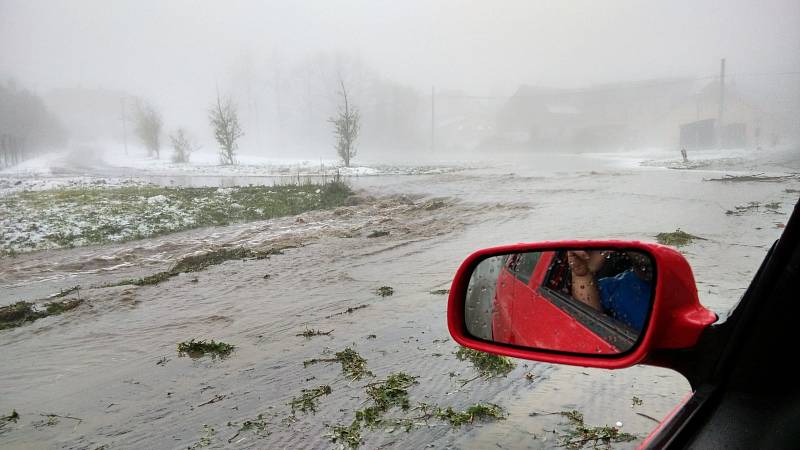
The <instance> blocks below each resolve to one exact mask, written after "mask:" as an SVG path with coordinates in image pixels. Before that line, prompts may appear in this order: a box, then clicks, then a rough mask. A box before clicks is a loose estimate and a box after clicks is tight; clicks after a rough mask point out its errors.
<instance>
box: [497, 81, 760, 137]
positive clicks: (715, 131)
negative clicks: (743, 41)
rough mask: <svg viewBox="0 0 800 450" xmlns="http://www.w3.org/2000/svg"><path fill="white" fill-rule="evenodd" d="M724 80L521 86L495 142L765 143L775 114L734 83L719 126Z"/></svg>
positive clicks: (501, 120)
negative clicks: (750, 99) (721, 82)
mask: <svg viewBox="0 0 800 450" xmlns="http://www.w3.org/2000/svg"><path fill="white" fill-rule="evenodd" d="M718 86H719V85H718V83H717V82H711V83H705V84H700V83H698V81H696V80H694V79H690V78H675V79H659V80H648V81H640V82H629V83H614V84H606V85H598V86H593V87H589V88H584V89H548V88H539V87H530V86H522V87H520V88H519V90H518V91H517V92H516V94H515V95H514V96H513V97H512V98H511V99H510V100H509V101H508V102H507V103H506V105H505V106H504V107H503V108H501V110H500V112H499V113H498V116H497V139H496V141H498V142H500V143H504V144H506V145H508V146H511V147H515V148H526V149H531V150H550V149H571V150H605V149H608V150H615V149H625V148H642V147H662V148H679V147H680V146H685V147H687V149H695V148H714V147H716V146H717V145H718V143H719V144H721V145H722V146H724V147H729V148H731V147H756V146H759V145H764V144H765V143H766V142H765V141H766V134H765V133H766V132H767V131H768V130H767V129H768V127H769V124H768V123H767V122H768V116H767V115H766V114H764V113H763V112H762V111H760V110H759V109H758V108H756V107H755V106H753V105H751V104H750V103H748V102H746V101H745V100H743V99H742V98H741V96H740V95H738V94H737V93H736V92H735V90H734V89H733V88H731V87H727V88H726V98H725V108H724V111H723V118H722V124H723V125H722V127H721V128H720V127H719V125H718V114H719V87H718ZM720 139H721V141H720Z"/></svg>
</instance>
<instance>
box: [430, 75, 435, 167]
mask: <svg viewBox="0 0 800 450" xmlns="http://www.w3.org/2000/svg"><path fill="white" fill-rule="evenodd" d="M434 150H436V89H435V88H434V87H433V86H431V152H433V151H434Z"/></svg>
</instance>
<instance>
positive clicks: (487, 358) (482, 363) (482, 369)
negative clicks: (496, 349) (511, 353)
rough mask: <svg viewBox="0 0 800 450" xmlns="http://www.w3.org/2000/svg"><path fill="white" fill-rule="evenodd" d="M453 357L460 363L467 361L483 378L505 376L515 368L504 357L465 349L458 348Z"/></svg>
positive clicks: (514, 365) (512, 363) (511, 362)
mask: <svg viewBox="0 0 800 450" xmlns="http://www.w3.org/2000/svg"><path fill="white" fill-rule="evenodd" d="M455 355H456V358H458V359H459V360H460V361H464V360H469V361H470V362H471V363H472V365H473V366H474V367H475V370H477V371H478V373H479V374H480V376H482V377H484V378H492V377H498V376H506V375H508V373H509V372H511V371H512V370H514V367H516V364H514V362H513V361H511V360H510V359H508V358H506V357H505V356H499V355H493V354H491V353H486V352H481V351H478V350H473V349H471V348H466V347H461V348H459V349H458V351H456V352H455Z"/></svg>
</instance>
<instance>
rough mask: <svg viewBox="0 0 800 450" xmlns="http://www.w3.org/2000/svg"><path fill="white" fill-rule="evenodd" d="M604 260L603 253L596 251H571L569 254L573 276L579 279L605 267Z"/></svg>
mask: <svg viewBox="0 0 800 450" xmlns="http://www.w3.org/2000/svg"><path fill="white" fill-rule="evenodd" d="M603 258H604V255H603V252H600V251H595V250H593V251H588V252H587V251H585V250H570V251H568V252H567V259H568V260H569V267H570V269H571V270H572V274H573V275H576V276H579V277H582V276H586V275H589V274H593V273H595V272H597V271H598V270H600V267H601V266H602V265H603Z"/></svg>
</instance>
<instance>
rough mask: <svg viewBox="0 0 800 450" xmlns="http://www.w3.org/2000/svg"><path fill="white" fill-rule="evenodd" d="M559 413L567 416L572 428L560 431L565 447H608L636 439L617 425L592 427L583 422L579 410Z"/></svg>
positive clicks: (561, 442) (561, 440)
mask: <svg viewBox="0 0 800 450" xmlns="http://www.w3.org/2000/svg"><path fill="white" fill-rule="evenodd" d="M558 414H560V415H562V416H564V417H566V418H567V419H568V420H569V422H570V426H571V428H570V429H568V430H566V431H565V432H561V433H559V438H560V444H561V446H563V447H566V448H571V449H578V448H583V447H585V446H591V447H592V448H597V446H598V445H604V446H606V447H608V446H609V444H612V443H618V442H630V441H633V440H635V439H636V436H635V435H632V434H629V433H624V432H622V431H621V430H620V429H619V428H617V427H609V426H603V427H590V426H587V425H586V424H585V423H584V422H583V414H581V413H580V412H579V411H576V410H572V411H561V412H559V413H558Z"/></svg>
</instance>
